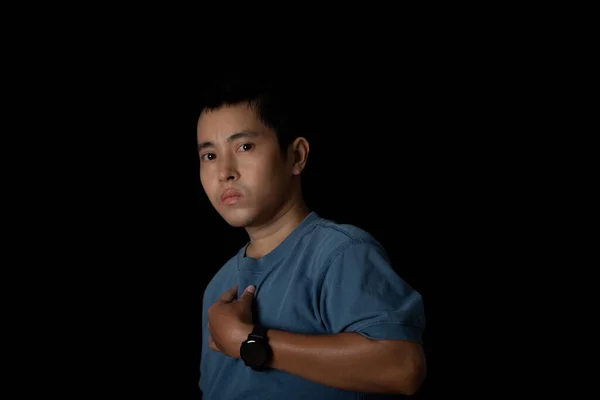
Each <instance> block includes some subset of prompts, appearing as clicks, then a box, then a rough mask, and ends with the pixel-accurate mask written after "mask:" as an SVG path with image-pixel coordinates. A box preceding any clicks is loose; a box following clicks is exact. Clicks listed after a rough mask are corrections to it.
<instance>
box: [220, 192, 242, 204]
mask: <svg viewBox="0 0 600 400" xmlns="http://www.w3.org/2000/svg"><path fill="white" fill-rule="evenodd" d="M242 197H243V195H242V193H240V192H238V191H237V190H235V189H225V190H224V191H223V193H221V203H224V204H233V203H237V201H238V200H239V199H241V198H242Z"/></svg>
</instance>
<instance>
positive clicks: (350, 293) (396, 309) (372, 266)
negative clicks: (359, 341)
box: [319, 242, 425, 343]
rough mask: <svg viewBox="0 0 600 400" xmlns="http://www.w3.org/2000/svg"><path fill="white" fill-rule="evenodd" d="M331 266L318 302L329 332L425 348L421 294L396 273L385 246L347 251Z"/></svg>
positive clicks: (342, 250) (369, 245)
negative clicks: (412, 342)
mask: <svg viewBox="0 0 600 400" xmlns="http://www.w3.org/2000/svg"><path fill="white" fill-rule="evenodd" d="M328 265H329V266H328V267H326V269H325V272H324V276H323V284H322V287H321V297H320V299H319V307H320V312H321V318H322V321H323V324H324V325H325V327H326V329H327V331H328V332H330V333H340V332H356V333H359V334H361V335H363V336H365V337H367V338H370V339H383V340H410V341H414V342H418V343H422V333H423V330H424V328H425V312H424V306H423V299H422V297H421V294H420V293H418V292H417V291H416V290H414V289H413V288H412V287H411V286H410V285H409V284H408V283H407V282H405V281H404V280H403V279H402V278H401V277H400V276H399V275H398V274H397V273H396V272H395V271H394V269H393V268H392V266H391V265H390V262H389V260H388V258H387V255H386V254H385V251H384V250H383V249H382V248H381V246H380V245H378V244H377V243H372V242H366V243H365V242H359V243H350V244H347V245H344V246H343V247H341V248H340V249H339V250H337V251H336V252H335V253H333V255H332V257H331V261H330V263H329V264H328Z"/></svg>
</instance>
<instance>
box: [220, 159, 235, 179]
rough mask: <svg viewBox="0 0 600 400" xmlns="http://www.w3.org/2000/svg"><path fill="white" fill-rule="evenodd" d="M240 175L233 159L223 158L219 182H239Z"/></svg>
mask: <svg viewBox="0 0 600 400" xmlns="http://www.w3.org/2000/svg"><path fill="white" fill-rule="evenodd" d="M238 178H239V173H238V171H237V165H236V163H235V159H234V158H233V157H228V156H225V157H221V160H220V163H219V180H220V181H221V182H227V181H231V180H237V179H238Z"/></svg>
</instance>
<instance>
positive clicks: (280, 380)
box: [200, 212, 425, 400]
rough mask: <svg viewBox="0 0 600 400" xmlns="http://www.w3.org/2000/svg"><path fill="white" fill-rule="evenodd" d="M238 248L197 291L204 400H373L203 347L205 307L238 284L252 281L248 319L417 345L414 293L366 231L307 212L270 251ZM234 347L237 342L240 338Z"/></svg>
mask: <svg viewBox="0 0 600 400" xmlns="http://www.w3.org/2000/svg"><path fill="white" fill-rule="evenodd" d="M247 246H248V244H246V246H244V247H243V248H242V249H240V251H239V252H238V254H237V255H235V256H234V257H233V258H231V259H230V260H229V261H228V262H227V263H226V264H225V265H224V266H223V267H222V268H221V269H220V270H219V271H218V272H217V273H216V274H215V276H214V277H213V279H212V281H211V282H210V284H209V285H208V286H207V288H206V290H205V292H204V298H203V312H202V355H201V364H200V389H201V390H202V393H203V398H204V399H208V400H253V399H261V400H270V399H273V400H279V399H285V400H296V399H298V400H307V399H328V400H329V399H340V400H341V399H371V398H372V399H379V398H385V397H386V396H382V395H368V396H367V395H365V394H362V393H356V392H350V391H345V390H340V389H336V388H332V387H328V386H324V385H321V384H318V383H314V382H312V381H309V380H306V379H303V378H301V377H298V376H295V375H292V374H289V373H286V372H282V371H279V370H275V369H269V370H265V371H261V372H258V371H254V370H252V369H251V368H249V367H246V366H245V364H244V362H243V361H241V360H237V359H234V358H231V357H227V356H225V355H223V354H221V353H219V352H215V351H212V350H210V349H209V348H208V336H209V332H208V329H207V309H208V307H209V306H210V305H211V304H213V303H214V302H215V301H216V300H217V299H218V298H219V297H220V296H221V295H222V294H223V292H225V291H226V290H228V289H230V288H231V287H233V286H234V285H235V284H238V285H239V286H238V296H240V295H241V294H242V292H243V291H244V289H245V288H246V287H248V285H254V286H255V287H256V291H255V292H254V302H255V303H256V304H255V309H254V310H255V311H254V314H253V318H254V319H255V321H254V322H255V323H256V322H259V323H260V324H262V325H263V326H265V327H267V328H271V329H276V330H282V331H287V332H293V333H303V334H335V333H340V332H357V333H359V334H361V335H364V336H366V337H368V338H370V339H403V340H410V341H415V342H418V343H421V337H422V332H423V329H424V327H425V314H424V308H423V302H422V298H421V295H420V294H419V293H418V292H417V291H415V290H414V289H413V288H412V287H410V286H409V285H408V284H407V283H406V282H405V281H403V280H402V279H401V278H400V277H399V276H398V274H397V273H396V272H395V271H394V270H393V269H392V267H391V266H390V262H389V259H388V258H387V256H386V253H385V251H384V250H383V249H382V247H381V245H380V244H379V243H378V242H377V241H376V240H375V239H374V238H373V237H372V236H371V235H370V234H368V233H367V232H365V231H364V230H362V229H360V228H357V227H355V226H352V225H343V224H338V223H335V222H333V221H330V220H327V219H324V218H321V217H319V215H317V213H315V212H312V213H310V214H309V215H308V216H307V217H306V218H305V219H304V220H303V221H302V223H301V224H300V225H298V226H297V227H296V228H295V229H294V231H293V232H292V233H291V234H290V235H289V236H288V237H287V238H286V239H285V240H284V241H283V242H282V243H281V244H280V245H279V246H278V247H277V248H275V249H274V250H273V251H271V252H270V253H268V254H267V255H265V256H264V257H262V258H260V259H254V258H250V257H246V255H245V254H246V247H247ZM240 345H241V343H240Z"/></svg>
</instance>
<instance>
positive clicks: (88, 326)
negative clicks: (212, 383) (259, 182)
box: [32, 64, 497, 399]
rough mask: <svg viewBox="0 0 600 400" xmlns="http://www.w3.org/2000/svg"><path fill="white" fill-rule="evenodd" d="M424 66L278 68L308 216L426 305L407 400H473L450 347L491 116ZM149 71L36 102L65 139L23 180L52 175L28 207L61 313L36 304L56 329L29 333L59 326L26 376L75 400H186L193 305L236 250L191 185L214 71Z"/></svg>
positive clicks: (90, 81) (97, 76) (193, 385)
mask: <svg viewBox="0 0 600 400" xmlns="http://www.w3.org/2000/svg"><path fill="white" fill-rule="evenodd" d="M421 67H423V68H421ZM425 67H426V66H420V65H417V66H413V67H412V69H411V70H410V71H403V72H402V73H400V71H401V70H394V69H393V68H392V69H391V70H386V71H375V72H373V71H370V72H368V73H367V72H364V71H361V70H360V69H357V68H355V69H350V70H348V69H344V68H333V67H331V68H325V69H322V68H314V69H311V70H302V71H288V72H287V73H288V75H289V77H288V79H289V80H290V82H292V84H291V86H290V87H293V88H296V89H297V88H303V89H304V91H303V92H302V93H299V96H301V97H300V98H301V99H305V100H304V102H302V101H301V102H300V103H303V104H305V106H304V107H305V109H306V110H307V114H306V116H307V121H309V122H310V124H309V125H310V126H311V127H312V130H311V134H310V137H309V141H310V145H311V152H310V155H309V160H308V164H307V168H306V170H305V173H304V175H303V176H304V177H303V187H304V191H305V196H306V200H307V203H308V205H309V207H310V208H311V209H312V210H314V211H316V212H317V213H319V214H320V215H321V216H323V217H325V218H330V219H333V220H335V221H337V222H341V223H350V224H355V225H357V226H359V227H361V228H363V229H365V230H367V231H368V232H370V233H371V234H372V235H373V236H374V237H375V238H376V239H377V240H379V241H380V242H381V243H382V244H383V246H384V247H385V249H386V251H387V252H388V254H389V256H390V258H391V260H392V263H393V266H394V268H395V269H396V271H397V272H398V273H399V274H400V275H401V276H402V277H403V278H404V279H405V280H406V281H407V282H408V283H409V284H411V285H412V286H413V287H414V288H415V289H417V290H418V291H419V292H420V293H421V294H422V295H423V298H424V302H425V309H426V313H427V328H426V330H425V334H424V343H425V344H424V346H425V351H426V354H427V359H428V371H429V375H428V377H427V380H426V382H425V384H424V386H423V388H422V390H421V392H420V393H419V394H418V395H417V396H416V397H417V398H421V399H426V398H427V399H429V398H436V397H435V396H434V395H435V394H446V395H450V394H453V393H457V392H460V393H461V395H462V396H466V395H469V394H475V395H478V393H477V392H476V389H475V386H473V385H472V384H471V385H469V386H465V382H464V374H463V370H461V368H462V367H459V366H457V362H458V363H459V364H460V362H462V360H463V359H464V356H465V354H466V352H467V348H466V347H464V345H462V344H459V343H462V342H459V341H457V339H458V340H472V339H474V338H476V337H477V336H478V333H474V330H476V329H478V328H477V323H476V322H474V320H473V315H472V314H471V312H470V311H467V310H468V309H470V308H468V307H466V301H470V300H472V299H471V298H469V295H468V294H467V292H464V289H463V287H465V286H470V284H469V283H468V282H466V281H467V280H471V281H473V280H474V279H475V280H477V281H478V282H479V283H477V285H478V286H479V287H481V281H480V280H478V279H479V275H478V274H479V269H478V266H480V263H481V261H482V257H483V256H482V254H483V252H484V251H485V250H486V249H487V248H488V247H489V243H490V239H489V231H488V230H487V229H486V228H485V227H486V225H489V222H490V218H492V217H491V216H493V218H496V217H497V215H495V209H494V207H492V206H490V205H489V204H492V203H490V200H491V199H492V198H494V199H495V200H497V194H495V193H492V192H490V191H489V189H488V186H487V182H489V180H490V179H492V178H491V176H492V175H493V172H492V170H490V169H489V168H488V167H485V165H487V164H486V162H485V159H486V158H487V157H489V156H491V153H492V150H491V145H490V139H489V136H486V137H483V136H482V135H481V134H480V132H479V128H480V121H481V118H482V116H483V115H485V114H486V113H487V112H488V110H487V104H485V103H483V104H481V103H478V99H479V98H478V97H477V94H476V93H477V88H475V89H473V88H470V89H469V90H468V91H467V90H466V89H465V87H464V85H463V84H462V83H460V82H457V81H456V80H453V79H449V77H448V76H447V74H444V73H436V71H437V68H436V67H435V65H434V66H431V67H427V68H425ZM151 71H152V73H149V72H148V71H147V70H146V69H145V68H144V65H139V64H136V65H135V67H128V66H124V67H123V68H118V69H116V70H114V71H112V72H111V73H110V74H102V73H93V74H90V76H88V77H86V78H85V79H83V80H82V81H83V82H85V84H82V86H81V87H74V88H73V87H72V86H71V87H70V88H69V90H68V91H64V90H63V91H62V92H61V93H62V94H63V95H64V96H65V97H64V98H63V99H66V100H63V101H58V100H56V99H55V98H54V95H53V94H54V93H56V91H55V90H50V91H48V92H47V97H45V98H44V99H43V100H39V101H40V102H41V103H44V101H46V102H47V103H50V102H51V101H55V104H53V108H52V111H51V112H49V113H48V114H49V120H48V121H47V122H46V126H51V127H52V130H53V131H60V130H63V125H65V126H68V130H69V133H71V132H73V134H70V135H69V138H68V139H66V140H65V142H64V146H62V148H61V149H60V151H57V152H56V153H53V154H51V156H52V157H53V158H54V159H55V160H54V161H55V164H54V165H55V166H53V168H52V169H50V168H48V169H44V168H41V169H38V170H36V174H39V175H44V176H45V177H47V178H51V179H50V180H49V181H45V183H43V184H42V183H41V180H40V184H39V185H38V186H36V191H37V192H38V194H39V193H40V192H43V193H44V194H45V197H44V204H42V205H41V206H39V205H40V202H39V197H36V196H35V195H34V196H33V197H32V204H37V205H36V207H38V206H39V207H40V208H43V209H44V211H43V212H42V213H41V214H43V218H44V223H42V224H40V227H39V229H38V230H36V232H35V235H37V237H38V239H39V241H40V242H41V243H43V244H41V245H40V246H39V247H38V248H37V249H38V251H37V254H36V256H37V255H40V256H42V257H43V259H44V260H50V262H47V263H46V264H43V265H49V266H50V265H53V263H55V264H59V266H52V267H45V268H42V272H41V273H39V274H38V275H37V276H36V278H37V279H36V282H40V285H41V286H42V287H43V288H44V289H45V290H49V291H51V292H52V296H53V299H58V300H59V303H58V304H59V305H58V306H57V305H56V304H55V303H54V302H53V303H52V306H50V305H48V304H45V302H44V301H41V302H39V303H38V304H36V307H39V309H40V310H42V311H48V312H47V313H45V317H44V318H45V319H44V320H43V321H50V322H49V323H51V325H47V324H46V323H45V322H40V324H42V325H43V326H52V327H57V326H58V327H60V329H58V330H54V329H53V334H52V335H41V336H42V337H43V338H44V339H47V341H48V343H49V345H48V346H43V347H44V348H45V350H49V352H50V354H52V355H51V356H49V357H44V358H43V360H41V361H40V364H39V369H40V370H42V371H49V370H52V369H55V368H56V360H58V359H60V360H63V361H61V362H62V363H63V365H68V366H69V367H70V368H69V371H72V372H69V373H65V374H64V375H62V376H61V377H60V379H56V380H54V379H52V381H53V384H55V385H58V387H59V388H61V389H60V390H61V391H62V390H64V391H67V390H75V389H73V388H77V389H76V391H80V392H78V393H80V394H82V397H83V398H86V396H87V395H88V394H97V393H104V392H106V393H107V394H110V395H116V394H118V395H124V396H131V397H132V398H146V397H147V395H146V394H145V393H148V395H152V396H155V397H153V398H165V399H167V398H168V399H188V398H189V399H193V398H198V396H199V391H198V378H199V361H200V340H201V337H200V332H201V329H200V328H201V327H200V319H201V310H202V295H203V291H204V288H205V287H206V285H207V284H208V283H209V281H210V279H211V278H212V276H213V275H214V273H215V272H216V271H217V270H218V268H220V267H221V266H222V265H223V264H224V262H226V261H227V260H228V259H229V258H230V257H231V256H233V255H234V254H235V252H236V251H237V250H239V248H240V246H242V245H243V244H245V243H246V241H247V236H246V234H245V232H244V231H243V230H239V229H234V228H231V227H229V226H228V225H227V224H226V223H225V222H224V221H223V220H222V219H221V217H220V216H219V215H218V214H217V213H216V211H215V210H214V209H212V207H211V205H210V204H209V202H208V200H207V198H206V196H205V195H204V193H203V191H202V188H201V185H200V182H199V176H198V155H197V152H196V139H195V128H196V122H197V118H198V113H199V101H198V93H200V91H201V90H202V83H203V82H205V80H209V79H211V77H212V73H211V72H205V71H201V70H197V71H196V70H193V69H192V71H190V69H186V70H185V71H184V72H182V73H181V74H180V73H179V71H178V70H177V68H168V69H165V70H164V71H160V70H157V68H156V67H154V68H153V69H151ZM444 71H447V70H444ZM250 73H251V72H250ZM203 80H204V81H203ZM54 85H55V86H54ZM53 89H56V90H62V89H61V88H60V85H57V84H56V82H55V83H53ZM57 117H58V118H57ZM55 121H58V122H55ZM63 131H65V132H66V131H67V128H66V127H65V128H64V130H63ZM52 140H54V144H55V145H56V147H61V145H62V144H63V143H62V142H61V143H56V141H58V140H59V139H58V136H57V137H52ZM33 147H35V146H33ZM59 154H60V155H59ZM46 182H47V183H46ZM42 206H43V207H42ZM483 215H485V217H484V216H483ZM488 257H489V256H488ZM494 257H495V256H494V255H493V254H492V258H491V260H492V263H491V264H492V265H493V262H495V258H494ZM488 265H489V263H488ZM50 281H52V282H60V284H53V285H49V284H48V283H47V282H50ZM46 307H47V308H48V309H47V310H46ZM57 308H59V311H60V312H57V311H56V309H57ZM55 311H56V314H54V312H55ZM59 315H60V316H61V318H60V319H59V317H58V316H59ZM55 337H59V338H60V343H61V345H60V346H59V345H56V343H57V342H55V341H54V338H55ZM38 340H41V339H39V338H38ZM62 343H64V345H63V344H62ZM67 348H68V349H69V350H68V351H66V350H65V349H67ZM73 350H74V351H73ZM450 354H452V356H450ZM64 360H67V361H64ZM469 368H470V372H469V373H473V366H472V364H471V366H470V367H469Z"/></svg>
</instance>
